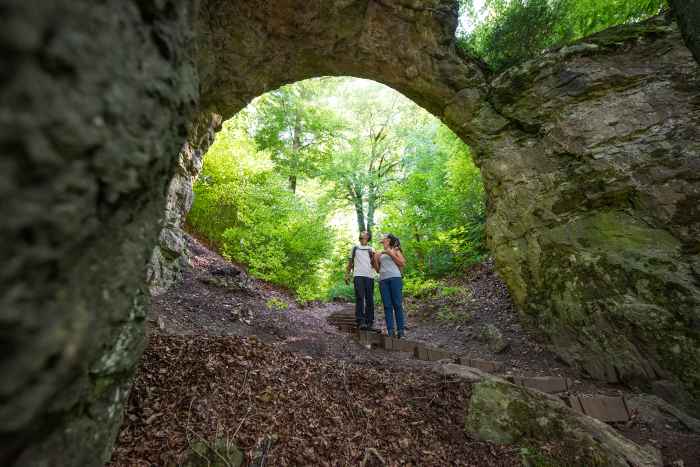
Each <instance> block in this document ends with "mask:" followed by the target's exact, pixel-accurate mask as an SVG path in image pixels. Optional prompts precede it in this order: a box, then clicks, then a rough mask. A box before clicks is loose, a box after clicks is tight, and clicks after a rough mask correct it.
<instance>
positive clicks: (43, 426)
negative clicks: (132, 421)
mask: <svg viewBox="0 0 700 467" xmlns="http://www.w3.org/2000/svg"><path fill="white" fill-rule="evenodd" d="M187 5H189V2H185V1H175V2H160V1H157V2H156V1H152V2H151V1H139V2H136V1H125V2H107V3H105V2H102V3H96V2H92V1H81V0H57V1H53V2H40V3H37V2H24V1H5V2H3V4H2V15H1V19H0V22H1V24H2V27H0V31H1V32H0V50H1V51H2V57H3V58H2V66H1V67H0V122H1V123H0V147H2V148H3V149H2V151H3V154H2V157H1V158H0V194H1V195H2V197H3V202H2V204H1V205H0V216H1V217H2V219H3V221H2V223H1V226H0V244H2V245H3V247H2V248H3V254H2V258H3V259H2V267H1V268H0V349H1V350H0V359H1V360H0V373H1V374H2V382H0V440H1V441H0V465H5V466H6V465H13V464H16V465H21V466H34V465H41V466H43V465H47V466H48V465H60V466H93V465H95V466H97V465H103V463H104V462H105V461H106V460H107V459H108V458H109V456H110V452H111V445H112V443H113V440H114V439H115V437H116V434H117V430H118V428H119V424H120V421H121V416H122V407H123V404H124V401H125V400H126V399H127V397H128V394H129V388H130V384H131V378H132V374H133V370H134V367H135V363H136V362H137V361H138V358H139V355H140V353H141V351H142V347H143V341H144V326H143V320H144V317H145V315H146V312H147V308H148V291H147V289H146V287H145V280H144V279H145V276H146V263H147V261H148V258H149V256H150V254H151V252H152V249H153V247H154V245H155V241H156V238H157V235H158V226H159V221H160V219H161V218H162V216H163V212H164V208H165V193H166V188H167V185H168V181H169V179H170V178H171V177H172V175H173V173H174V169H175V163H176V156H177V153H178V150H179V149H180V147H181V146H182V144H183V142H184V140H185V138H186V136H187V128H188V125H189V123H190V122H191V119H192V109H193V106H194V104H195V103H196V100H197V91H198V85H197V78H196V76H197V75H196V70H195V68H194V67H193V64H192V63H191V61H190V60H189V59H188V57H189V56H190V55H191V51H190V50H188V48H189V46H190V45H191V44H192V43H193V35H192V34H191V33H189V32H188V28H189V24H190V22H191V20H192V15H191V12H190V11H188V9H187V8H188V7H187Z"/></svg>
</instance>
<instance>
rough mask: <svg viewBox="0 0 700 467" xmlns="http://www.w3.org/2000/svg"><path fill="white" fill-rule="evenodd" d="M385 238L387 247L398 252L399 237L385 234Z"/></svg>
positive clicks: (399, 246) (399, 247)
mask: <svg viewBox="0 0 700 467" xmlns="http://www.w3.org/2000/svg"><path fill="white" fill-rule="evenodd" d="M386 238H388V239H389V246H390V247H392V248H398V249H399V250H400V249H401V241H400V240H399V237H397V236H396V235H394V234H386Z"/></svg>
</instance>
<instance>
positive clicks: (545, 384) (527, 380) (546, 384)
mask: <svg viewBox="0 0 700 467" xmlns="http://www.w3.org/2000/svg"><path fill="white" fill-rule="evenodd" d="M507 379H508V381H510V382H511V383H513V384H515V385H518V386H525V387H526V388H530V389H537V390H538V391H542V392H546V393H549V394H556V393H559V392H566V391H569V390H570V389H571V387H572V386H573V382H572V381H571V380H570V379H568V378H562V377H560V376H531V377H520V376H509V377H508V378H507Z"/></svg>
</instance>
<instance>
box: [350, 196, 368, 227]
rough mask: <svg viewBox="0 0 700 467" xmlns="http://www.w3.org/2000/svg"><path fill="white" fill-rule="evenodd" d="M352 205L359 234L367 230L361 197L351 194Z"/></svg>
mask: <svg viewBox="0 0 700 467" xmlns="http://www.w3.org/2000/svg"><path fill="white" fill-rule="evenodd" d="M352 199H353V204H354V205H355V214H357V229H358V231H359V232H362V231H363V230H367V226H365V210H364V207H363V206H362V195H359V196H358V195H357V194H354V193H353V194H352Z"/></svg>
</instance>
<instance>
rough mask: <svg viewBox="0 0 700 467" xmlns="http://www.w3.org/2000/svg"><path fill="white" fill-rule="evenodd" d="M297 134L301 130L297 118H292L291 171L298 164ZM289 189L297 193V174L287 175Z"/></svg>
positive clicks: (298, 140)
mask: <svg viewBox="0 0 700 467" xmlns="http://www.w3.org/2000/svg"><path fill="white" fill-rule="evenodd" d="M299 133H301V128H300V127H299V116H298V115H297V116H296V117H295V118H294V130H293V133H292V157H293V158H294V164H291V166H292V169H291V170H292V171H295V170H296V169H295V167H296V166H297V165H298V162H299V149H301V140H300V138H299ZM289 189H290V190H291V191H292V193H296V192H297V174H296V173H291V174H290V175H289Z"/></svg>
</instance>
